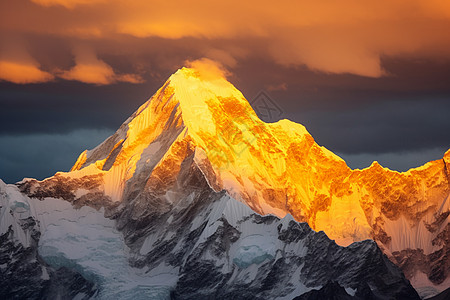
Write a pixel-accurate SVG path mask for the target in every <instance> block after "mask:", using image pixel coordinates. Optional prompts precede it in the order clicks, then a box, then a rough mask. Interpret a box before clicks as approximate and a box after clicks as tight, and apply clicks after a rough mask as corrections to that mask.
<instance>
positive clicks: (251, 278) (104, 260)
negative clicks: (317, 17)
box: [0, 68, 450, 299]
mask: <svg viewBox="0 0 450 300" xmlns="http://www.w3.org/2000/svg"><path fill="white" fill-rule="evenodd" d="M449 163H450V151H449V152H447V153H446V154H445V156H444V158H443V159H442V160H438V161H434V162H430V163H428V164H426V165H425V166H423V167H420V168H417V169H411V170H409V171H408V172H405V173H398V172H394V171H390V170H388V169H386V168H383V167H381V166H380V165H379V164H377V163H374V164H372V166H370V167H369V168H367V169H364V170H351V169H350V168H349V167H348V166H347V165H346V164H345V162H344V161H343V160H342V159H341V158H339V157H338V156H336V155H334V154H333V153H331V152H330V151H328V150H327V149H325V148H324V147H321V146H319V145H317V144H316V143H315V142H314V139H313V138H312V137H311V135H310V134H309V133H308V132H307V130H306V129H305V127H304V126H302V125H300V124H296V123H293V122H291V121H288V120H281V121H279V122H276V123H270V124H268V123H264V122H263V121H261V120H260V119H259V118H258V116H257V115H256V114H255V112H254V111H253V109H252V108H251V106H250V105H249V103H248V101H247V100H246V99H245V98H244V96H243V95H242V93H240V92H239V91H238V90H237V89H236V88H235V87H234V86H233V85H232V84H231V83H229V82H228V81H227V80H226V79H225V78H224V77H223V76H220V74H217V72H216V73H214V74H213V73H212V72H205V71H203V70H198V69H189V68H183V69H180V70H178V71H177V72H176V73H175V74H173V75H172V76H171V77H170V78H169V79H168V81H167V82H166V83H165V84H164V85H163V87H161V88H160V89H159V90H158V91H157V92H156V93H155V95H153V96H152V98H151V99H150V100H148V101H147V102H146V103H144V104H143V105H142V106H141V107H140V108H139V109H138V110H137V111H136V112H135V113H134V114H133V115H132V116H131V117H130V118H129V119H127V120H126V121H125V123H123V124H122V126H121V127H120V128H119V130H118V131H117V132H116V133H115V134H114V135H112V136H111V137H109V138H108V139H107V140H106V141H105V142H103V143H102V144H100V145H99V146H98V147H96V148H95V149H93V150H89V151H85V152H83V153H82V154H81V155H80V157H79V158H78V160H77V161H76V163H75V165H74V167H73V168H72V170H71V171H70V172H67V173H62V172H60V173H57V174H55V176H53V177H50V178H48V179H46V180H43V181H37V180H34V179H25V180H23V181H21V182H19V183H17V184H16V185H5V184H1V186H0V199H1V201H2V203H1V206H2V208H1V234H2V236H1V239H2V244H1V257H0V258H1V259H2V261H0V264H1V268H0V269H1V276H3V277H2V279H3V278H5V280H6V279H8V278H9V279H12V280H7V281H8V284H6V285H3V286H2V287H1V288H0V294H2V295H7V296H8V297H13V296H14V295H17V296H18V297H26V298H54V297H56V296H58V295H59V296H61V297H63V298H64V297H67V298H73V297H78V299H88V298H111V297H113V298H123V299H127V298H134V299H140V298H142V299H149V298H150V299H169V298H171V297H172V298H175V299H204V298H217V299H230V298H232V297H234V298H237V299H292V298H295V297H298V296H301V299H316V298H317V297H318V296H317V295H321V296H320V297H326V295H334V294H339V295H341V296H342V297H348V298H349V299H368V298H369V297H373V298H374V299H379V298H380V299H384V298H386V299H419V296H418V294H417V292H416V290H414V288H413V287H412V286H411V284H410V282H409V281H408V279H409V280H411V283H412V285H413V286H414V287H415V288H416V289H417V291H419V293H420V294H421V295H422V296H426V295H434V294H437V293H438V292H440V291H442V290H444V289H445V288H447V287H449V286H450V280H449V279H448V273H449V260H448V254H449V250H448V249H449V240H450V238H449V234H450V229H449V228H450V225H448V215H449V203H450V200H448V198H449V191H450V185H449V175H448V172H447V165H448V164H449ZM299 222H300V223H299ZM301 222H306V223H301ZM330 238H331V239H332V240H330ZM333 240H334V241H333ZM335 241H336V242H335ZM353 242H355V243H353ZM336 243H337V244H336ZM344 246H347V247H344ZM380 248H381V250H380ZM30 264H33V268H32V269H33V270H34V271H33V272H29V271H27V270H28V269H29V268H30V267H29V266H30ZM395 264H397V266H398V267H397V266H396V265H395ZM399 267H400V268H401V269H402V270H403V272H404V274H405V275H406V278H405V275H404V274H403V273H402V271H401V269H400V268H399ZM27 268H28V269H27ZM25 278H26V280H25ZM25 281H26V282H29V283H30V284H25V283H24V282H25ZM58 282H62V283H61V284H58ZM324 295H325V296H324ZM314 297H316V298H314ZM343 299H345V298H343Z"/></svg>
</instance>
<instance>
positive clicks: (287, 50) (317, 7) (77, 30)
mask: <svg viewBox="0 0 450 300" xmlns="http://www.w3.org/2000/svg"><path fill="white" fill-rule="evenodd" d="M33 2H34V3H29V2H25V1H24V0H17V1H14V3H13V4H11V3H9V4H8V6H6V4H3V5H2V4H0V8H1V9H0V17H1V19H2V20H3V22H2V24H1V25H0V26H1V29H2V30H3V31H5V32H8V31H13V32H15V33H18V34H30V33H33V34H40V35H54V36H59V37H61V38H62V39H64V38H72V39H73V38H74V37H79V38H82V39H88V42H89V39H90V38H92V37H95V38H96V40H95V42H94V41H92V40H91V41H90V42H92V44H95V47H103V46H102V45H104V44H106V43H111V42H114V44H115V45H116V46H118V47H120V45H121V44H122V43H123V42H124V41H125V40H127V39H128V37H130V36H131V37H133V38H135V39H140V40H147V39H149V38H153V37H158V38H162V39H167V40H179V41H184V42H185V46H184V47H185V48H196V47H197V46H196V45H195V43H192V42H189V41H188V40H187V38H192V39H196V40H197V41H207V42H208V43H209V45H208V47H207V48H206V49H205V48H203V49H197V51H198V53H197V57H202V56H206V57H211V58H213V59H216V57H212V56H210V55H209V54H210V53H209V52H214V51H216V53H215V54H214V55H215V56H218V57H219V56H220V57H222V59H221V61H222V60H223V61H222V62H223V63H225V64H228V63H229V64H231V65H233V64H234V65H237V64H236V63H233V61H236V60H238V59H239V58H241V56H239V55H236V53H238V52H239V51H234V53H228V54H227V52H228V51H229V50H230V48H231V47H230V45H232V46H233V47H234V48H236V49H244V50H243V51H241V52H242V53H245V55H247V56H248V55H255V56H260V57H263V58H265V59H269V60H271V61H274V62H276V63H278V64H281V65H286V66H294V67H298V66H307V67H308V68H310V69H311V70H314V71H317V72H323V73H330V74H342V73H348V74H355V75H360V76H367V77H380V76H385V75H388V73H387V72H386V70H384V68H383V66H382V63H381V60H382V57H383V56H393V57H394V56H405V55H411V56H415V57H420V58H434V59H445V60H449V59H450V36H449V31H448V28H449V27H450V3H449V2H448V1H447V0H431V1H423V0H368V1H358V0H340V1H306V0H300V1H288V0H280V1H277V2H276V3H274V2H273V1H264V0H263V1H258V3H254V2H251V1H248V2H243V1H237V0H230V1H221V2H217V1H215V2H211V1H206V0H199V1H195V2H194V3H192V2H182V1H178V2H177V3H176V5H174V3H173V2H168V1H146V0H136V1H124V0H112V1H94V2H91V1H86V0H34V1H33ZM88 2H89V4H88ZM30 4H32V5H30ZM36 4H38V5H36ZM23 20H27V22H23ZM84 42H86V41H84ZM183 50H184V51H185V50H186V49H183V47H181V48H178V51H179V52H182V51H183ZM113 51H114V50H113V49H108V50H107V52H110V53H112V52H113ZM125 52H127V53H131V54H136V53H140V52H142V49H139V48H129V49H127V50H126V51H125ZM220 52H221V53H220ZM227 56H228V57H227ZM225 61H227V62H225Z"/></svg>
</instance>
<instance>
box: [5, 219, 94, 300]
mask: <svg viewBox="0 0 450 300" xmlns="http://www.w3.org/2000/svg"><path fill="white" fill-rule="evenodd" d="M21 221H23V222H22V224H21V225H22V228H23V229H24V230H29V231H30V232H31V234H30V236H31V239H32V240H31V245H30V246H29V247H24V246H23V245H22V244H20V243H17V242H15V241H14V239H13V233H14V232H13V230H12V228H11V226H10V227H9V230H8V231H7V232H6V233H4V234H3V235H1V236H0V282H1V283H2V284H0V295H1V297H2V299H58V298H59V299H72V298H74V297H75V296H78V297H79V298H78V299H89V298H90V297H91V296H93V295H94V294H95V292H96V289H95V287H94V285H93V284H92V283H90V282H88V281H87V280H86V279H84V278H83V277H82V276H81V275H80V274H78V273H77V272H74V271H73V270H69V269H64V268H62V269H58V270H55V269H53V268H51V267H50V266H49V265H47V264H46V263H45V262H44V261H43V260H42V259H41V258H40V257H39V255H38V253H37V245H38V241H39V238H40V235H41V234H40V232H39V231H38V230H37V229H36V221H35V220H34V219H33V218H31V217H30V218H28V219H25V220H21Z"/></svg>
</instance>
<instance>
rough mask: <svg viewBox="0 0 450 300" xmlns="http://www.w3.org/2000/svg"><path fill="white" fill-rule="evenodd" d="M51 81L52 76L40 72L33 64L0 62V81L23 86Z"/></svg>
mask: <svg viewBox="0 0 450 300" xmlns="http://www.w3.org/2000/svg"><path fill="white" fill-rule="evenodd" d="M53 79H54V76H53V75H52V74H50V73H48V72H45V71H42V70H40V69H39V67H38V66H37V65H35V64H33V63H23V62H14V61H6V60H0V80H5V81H9V82H14V83H19V84H25V83H39V82H47V81H51V80H53Z"/></svg>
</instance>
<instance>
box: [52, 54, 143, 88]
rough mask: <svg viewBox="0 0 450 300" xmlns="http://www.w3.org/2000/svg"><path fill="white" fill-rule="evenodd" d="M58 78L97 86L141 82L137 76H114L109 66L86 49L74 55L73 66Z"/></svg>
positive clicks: (140, 78)
mask: <svg viewBox="0 0 450 300" xmlns="http://www.w3.org/2000/svg"><path fill="white" fill-rule="evenodd" d="M58 76H59V77H61V78H63V79H66V80H76V81H80V82H84V83H90V84H97V85H106V84H112V83H116V82H118V81H122V82H129V83H135V84H136V83H142V82H143V79H142V77H140V76H139V75H135V74H116V73H115V72H114V70H113V68H112V67H111V66H109V65H108V64H107V63H105V62H104V61H102V60H100V59H98V58H97V57H96V56H95V54H94V53H93V52H92V51H90V50H86V49H78V50H77V51H76V54H75V66H74V67H73V68H72V69H70V70H68V71H62V72H61V73H60V74H59V75H58Z"/></svg>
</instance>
